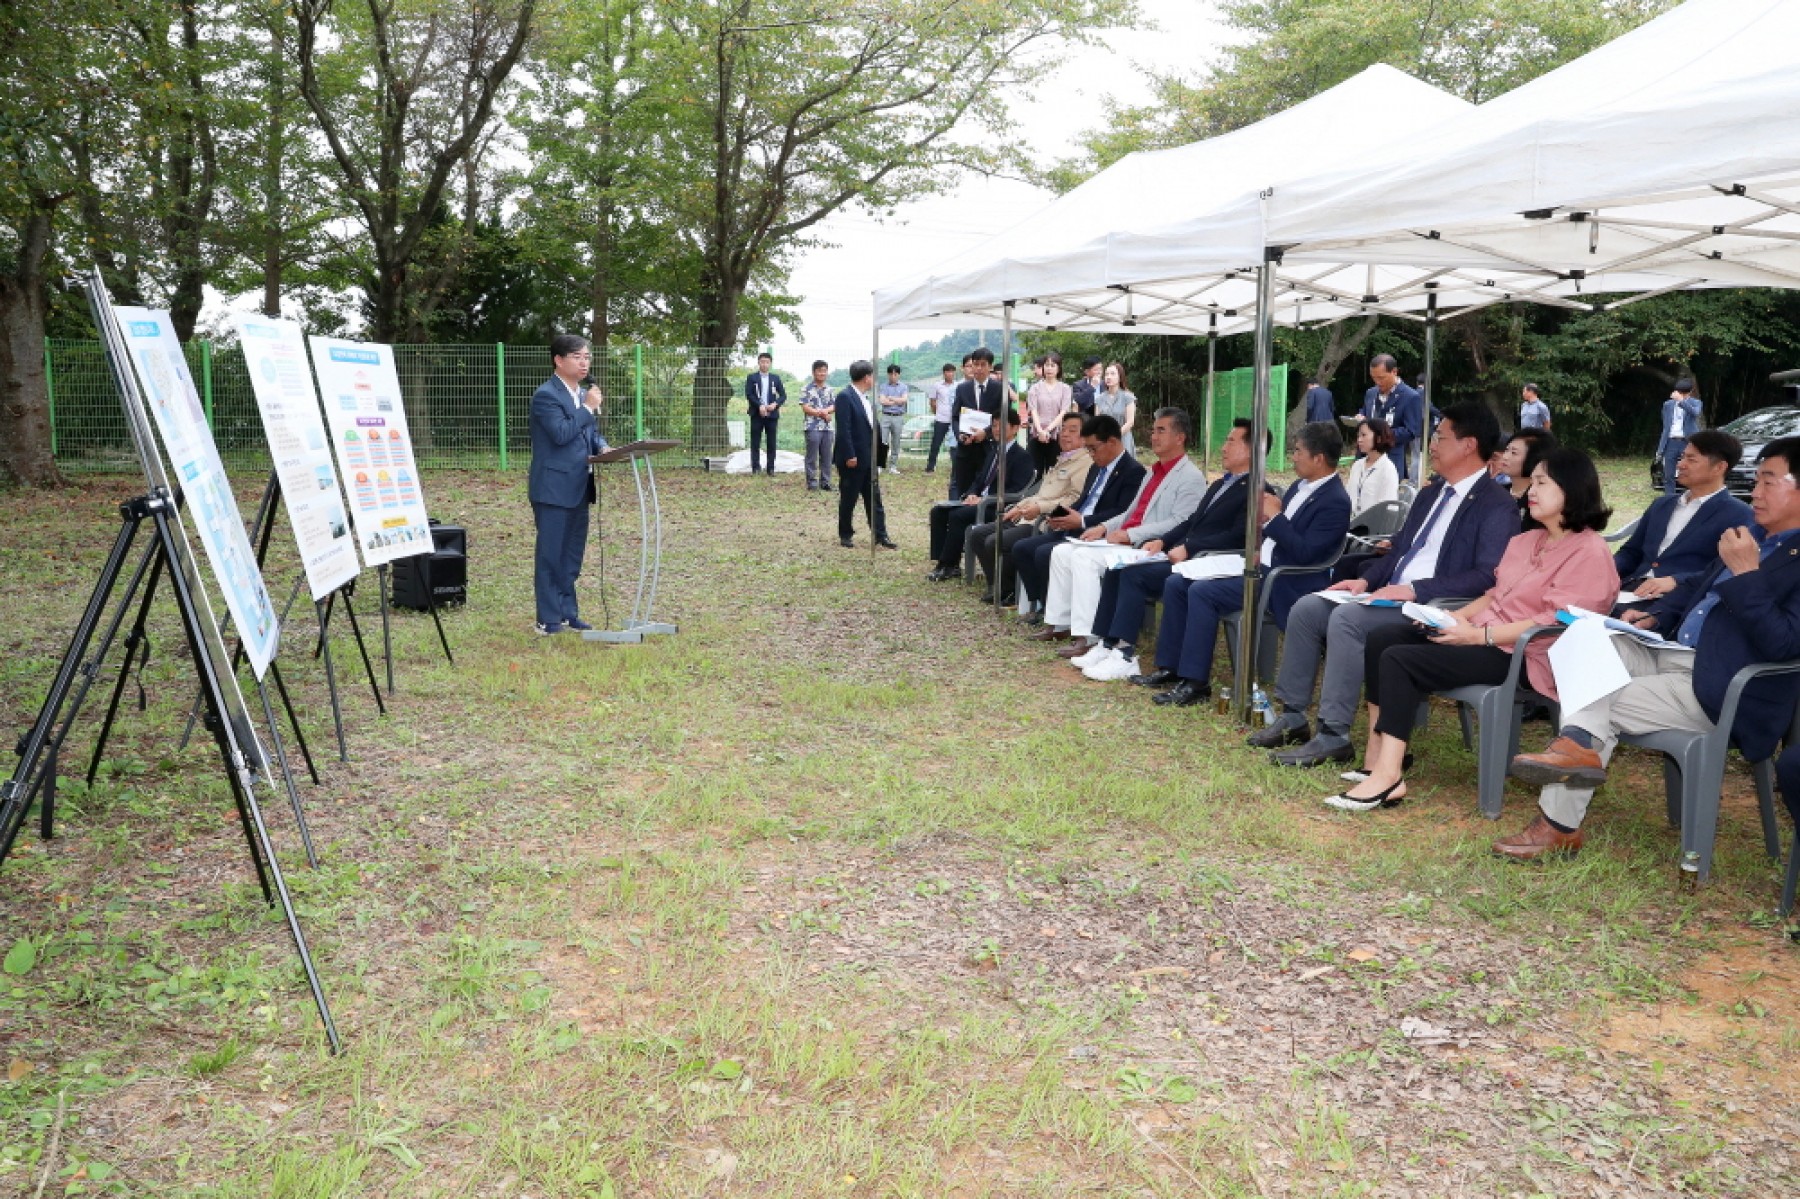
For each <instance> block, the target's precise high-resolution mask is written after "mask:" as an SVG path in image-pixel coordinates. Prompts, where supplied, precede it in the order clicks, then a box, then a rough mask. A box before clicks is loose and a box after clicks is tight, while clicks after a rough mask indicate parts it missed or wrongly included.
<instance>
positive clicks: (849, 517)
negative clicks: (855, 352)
mask: <svg viewBox="0 0 1800 1199" xmlns="http://www.w3.org/2000/svg"><path fill="white" fill-rule="evenodd" d="M874 389H875V366H874V364H873V363H871V362H870V361H869V360H868V359H866V358H859V359H857V360H856V361H855V362H852V363H851V364H850V386H848V387H846V388H844V390H842V391H840V392H838V395H837V404H836V411H837V415H836V416H835V417H834V418H833V419H834V420H835V421H836V423H837V444H836V445H835V446H833V447H832V461H833V462H835V463H836V464H837V468H838V544H839V545H841V546H843V547H844V548H845V549H847V550H853V549H855V548H856V541H855V537H856V526H855V524H854V521H855V518H856V501H857V500H859V499H860V500H861V501H862V503H863V510H864V512H865V513H866V514H867V515H868V518H869V531H870V532H871V533H873V534H874V536H875V544H876V545H878V546H880V547H881V548H882V549H884V550H895V549H899V548H900V547H899V546H897V545H895V544H894V543H893V542H892V541H891V540H889V539H888V532H887V509H885V508H884V507H882V504H881V483H880V482H879V480H878V479H877V478H876V476H877V474H878V473H879V472H877V470H876V469H875V467H876V462H877V456H878V454H879V452H880V447H881V434H880V432H879V430H878V429H877V428H876V425H875V405H874V404H873V403H871V402H870V400H869V393H870V392H871V391H873V390H874ZM896 452H898V451H896Z"/></svg>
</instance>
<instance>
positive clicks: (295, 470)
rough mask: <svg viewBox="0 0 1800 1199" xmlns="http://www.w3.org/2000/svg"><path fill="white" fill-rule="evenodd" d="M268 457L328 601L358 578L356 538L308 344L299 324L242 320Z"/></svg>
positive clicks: (312, 578)
mask: <svg viewBox="0 0 1800 1199" xmlns="http://www.w3.org/2000/svg"><path fill="white" fill-rule="evenodd" d="M233 323H234V324H235V325H236V327H237V334H238V341H239V344H240V345H242V346H243V349H244V365H245V366H246V367H248V368H249V370H250V386H251V388H252V389H253V390H254V391H255V392H256V407H257V411H259V412H260V413H261V414H262V424H263V432H264V434H266V435H267V437H268V439H269V457H270V458H271V459H273V461H274V463H275V477H276V478H277V479H279V480H280V481H281V502H282V504H283V506H284V507H286V509H287V515H288V527H289V528H291V529H293V531H294V544H295V545H296V546H297V547H298V548H299V551H300V564H301V566H302V567H303V568H304V569H305V571H306V586H307V588H308V590H310V591H311V592H312V597H313V599H315V600H322V599H324V598H325V597H326V596H327V595H330V594H331V593H332V592H333V591H336V590H337V589H338V588H339V587H342V586H343V585H344V584H345V583H347V582H349V581H350V580H351V579H354V578H355V577H356V574H357V571H358V570H359V569H361V568H360V566H359V565H358V564H357V559H356V546H355V544H354V542H355V538H353V537H351V536H350V518H349V516H348V514H346V513H345V511H344V495H343V491H342V489H340V488H339V487H338V477H337V469H336V468H335V467H334V466H333V465H332V458H331V447H330V446H329V445H327V444H326V441H327V438H326V435H325V422H324V421H323V420H321V419H320V418H319V401H318V396H317V394H316V393H315V392H314V391H313V377H312V368H311V367H309V366H308V365H307V363H306V342H305V340H304V338H303V337H302V335H301V332H300V326H299V325H298V324H297V323H295V322H294V321H284V320H276V319H272V318H269V317H264V316H249V315H244V314H239V315H237V316H236V317H234V318H233Z"/></svg>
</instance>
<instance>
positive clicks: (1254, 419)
mask: <svg viewBox="0 0 1800 1199" xmlns="http://www.w3.org/2000/svg"><path fill="white" fill-rule="evenodd" d="M1265 253H1266V255H1267V257H1266V260H1265V261H1264V262H1263V264H1262V266H1261V267H1260V268H1258V269H1257V272H1256V368H1255V369H1256V389H1255V392H1254V393H1253V399H1252V403H1251V409H1250V479H1249V488H1250V490H1249V499H1248V502H1247V503H1246V504H1245V505H1244V607H1243V610H1242V611H1241V612H1239V613H1238V655H1237V662H1238V666H1237V671H1236V674H1235V677H1234V678H1233V679H1232V680H1231V684H1232V692H1231V703H1232V709H1233V711H1234V712H1235V713H1236V715H1237V718H1238V720H1239V722H1241V723H1243V724H1248V723H1250V709H1251V695H1252V692H1253V691H1254V690H1255V686H1256V642H1257V638H1258V636H1259V635H1260V634H1261V632H1262V630H1261V629H1259V628H1257V625H1258V623H1259V622H1258V621H1257V619H1256V584H1257V581H1258V579H1259V577H1260V574H1261V572H1260V571H1259V570H1258V566H1259V565H1260V558H1261V553H1262V494H1263V475H1264V473H1265V471H1264V468H1265V465H1266V459H1267V455H1266V454H1265V453H1264V451H1263V443H1264V441H1265V440H1266V439H1267V438H1268V435H1269V375H1270V372H1271V369H1272V360H1273V358H1274V351H1275V320H1274V315H1275V314H1274V308H1275V268H1276V267H1277V266H1278V265H1280V263H1281V255H1280V253H1279V252H1277V251H1274V250H1269V251H1265Z"/></svg>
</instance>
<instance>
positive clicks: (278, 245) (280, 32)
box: [262, 19, 287, 316]
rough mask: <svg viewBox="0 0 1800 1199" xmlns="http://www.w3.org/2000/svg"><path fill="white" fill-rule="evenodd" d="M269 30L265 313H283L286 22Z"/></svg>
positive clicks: (280, 22)
mask: <svg viewBox="0 0 1800 1199" xmlns="http://www.w3.org/2000/svg"><path fill="white" fill-rule="evenodd" d="M268 30H269V58H268V70H269V85H268V89H267V91H266V92H265V93H264V94H265V95H266V96H268V109H267V112H268V125H267V128H268V138H269V142H268V145H267V147H265V149H264V152H263V246H262V252H263V253H262V275H263V302H262V310H263V315H264V316H280V315H281V266H282V250H283V245H282V233H283V229H282V225H283V221H282V188H281V166H282V161H283V159H284V158H285V157H286V150H287V146H286V141H287V127H286V124H285V122H286V121H287V61H286V60H287V23H286V21H285V20H279V19H278V20H274V21H270V22H269V24H268Z"/></svg>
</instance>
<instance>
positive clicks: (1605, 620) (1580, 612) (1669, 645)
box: [1556, 606, 1691, 652]
mask: <svg viewBox="0 0 1800 1199" xmlns="http://www.w3.org/2000/svg"><path fill="white" fill-rule="evenodd" d="M1556 619H1557V622H1558V623H1559V624H1566V625H1574V624H1577V623H1579V622H1581V621H1584V620H1592V621H1595V622H1597V623H1598V624H1600V625H1601V627H1603V628H1604V629H1606V631H1607V633H1608V634H1623V635H1625V636H1627V637H1636V638H1637V639H1638V640H1639V641H1642V642H1643V643H1644V644H1645V645H1654V646H1656V647H1657V648H1659V649H1678V650H1687V646H1685V645H1683V644H1681V642H1679V641H1670V640H1669V639H1668V638H1667V637H1664V636H1663V635H1662V634H1661V633H1658V632H1654V631H1652V630H1650V629H1640V628H1638V627H1637V626H1636V625H1634V624H1628V623H1626V622H1625V621H1623V620H1615V619H1614V618H1613V617H1611V616H1607V615H1606V614H1605V613H1602V612H1589V611H1588V610H1587V609H1586V608H1576V607H1572V606H1571V607H1569V608H1566V609H1559V610H1558V611H1557V613H1556ZM1690 652H1691V651H1690Z"/></svg>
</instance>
